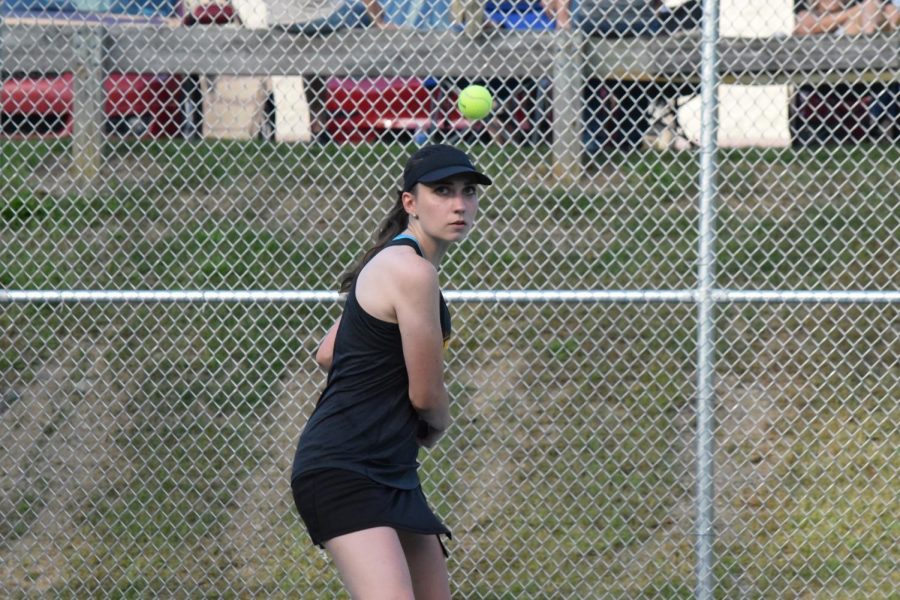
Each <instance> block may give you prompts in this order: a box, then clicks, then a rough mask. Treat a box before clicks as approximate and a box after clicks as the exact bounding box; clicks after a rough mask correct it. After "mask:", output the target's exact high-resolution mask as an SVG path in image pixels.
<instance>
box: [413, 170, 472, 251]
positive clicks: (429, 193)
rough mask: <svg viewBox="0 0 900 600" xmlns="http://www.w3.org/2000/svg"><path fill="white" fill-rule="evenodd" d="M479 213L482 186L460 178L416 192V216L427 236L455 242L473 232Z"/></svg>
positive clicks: (441, 182) (462, 177) (422, 185)
mask: <svg viewBox="0 0 900 600" xmlns="http://www.w3.org/2000/svg"><path fill="white" fill-rule="evenodd" d="M477 210H478V185H477V184H476V183H475V182H474V181H472V179H471V178H469V177H467V176H465V175H459V176H455V177H451V178H449V179H444V180H442V181H438V182H435V183H428V184H425V183H420V184H419V185H418V189H417V190H416V215H417V216H418V217H419V223H420V225H421V226H422V227H423V228H424V229H425V233H427V234H429V235H431V236H432V237H435V238H437V239H440V240H445V241H448V242H455V241H459V240H461V239H463V238H464V237H466V235H467V234H468V233H469V231H470V230H471V229H472V224H473V222H474V221H475V213H476V212H477Z"/></svg>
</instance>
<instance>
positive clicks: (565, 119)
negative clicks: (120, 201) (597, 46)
mask: <svg viewBox="0 0 900 600" xmlns="http://www.w3.org/2000/svg"><path fill="white" fill-rule="evenodd" d="M555 51H556V55H555V56H554V57H553V83H552V85H553V101H552V106H553V175H554V176H555V177H556V179H557V181H559V182H560V183H571V182H572V181H577V180H578V178H579V177H580V175H581V173H580V171H581V154H582V149H583V144H582V143H581V132H582V130H583V129H584V127H583V125H582V123H581V114H582V112H583V106H584V101H583V99H582V93H583V91H584V84H585V78H584V35H583V34H582V33H581V32H580V31H560V32H559V35H558V36H557V45H556V48H555Z"/></svg>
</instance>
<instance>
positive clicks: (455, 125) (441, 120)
mask: <svg viewBox="0 0 900 600" xmlns="http://www.w3.org/2000/svg"><path fill="white" fill-rule="evenodd" d="M324 109H325V115H324V133H325V136H324V137H326V138H327V139H329V140H331V141H335V142H338V143H348V142H349V143H354V144H356V143H362V142H374V141H376V140H378V139H383V138H385V137H403V136H404V135H406V136H415V135H417V134H424V133H427V132H432V131H435V130H441V131H445V132H446V131H462V130H465V129H468V128H470V127H471V126H472V124H470V123H469V122H468V121H467V120H466V119H464V118H463V117H462V115H460V114H459V111H458V110H457V109H456V106H455V99H454V98H452V97H451V96H450V95H449V94H446V93H444V92H443V90H442V89H441V88H440V86H439V85H438V84H437V82H436V81H434V80H430V79H422V78H419V77H372V78H367V79H353V78H349V77H331V78H329V79H328V80H326V82H325V98H324ZM476 127H479V128H480V125H476Z"/></svg>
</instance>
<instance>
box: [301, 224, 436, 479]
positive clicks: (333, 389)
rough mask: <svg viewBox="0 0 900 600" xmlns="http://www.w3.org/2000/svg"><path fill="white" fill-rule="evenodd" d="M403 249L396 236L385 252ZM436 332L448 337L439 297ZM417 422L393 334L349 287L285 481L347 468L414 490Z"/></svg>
mask: <svg viewBox="0 0 900 600" xmlns="http://www.w3.org/2000/svg"><path fill="white" fill-rule="evenodd" d="M390 246H410V247H412V248H413V249H414V250H415V251H416V253H417V254H418V255H419V256H422V252H421V250H420V249H419V246H418V244H417V243H416V242H415V241H414V240H413V239H412V238H406V237H400V238H395V239H394V240H392V241H391V242H389V243H388V244H387V245H386V246H385V247H386V248H387V247H390ZM440 319H441V332H442V334H443V337H444V341H445V344H446V341H447V340H448V339H449V337H450V312H449V310H448V309H447V303H446V302H445V301H444V297H443V295H441V297H440ZM418 427H419V418H418V416H417V414H416V412H415V410H414V409H413V406H412V404H411V403H410V400H409V376H408V375H407V372H406V363H405V362H404V360H403V346H402V342H401V338H400V327H399V326H398V325H397V324H396V323H389V322H387V321H382V320H381V319H377V318H375V317H373V316H372V315H370V314H368V313H367V312H366V311H365V310H363V309H362V307H361V306H360V305H359V303H358V302H357V300H356V282H355V281H354V282H353V285H352V287H351V288H350V292H349V294H348V295H347V301H346V304H345V305H344V311H343V315H342V316H341V323H340V325H339V326H338V330H337V333H336V334H335V340H334V352H333V355H332V363H331V369H330V371H329V372H328V380H327V383H326V385H325V390H324V391H323V392H322V394H321V396H319V400H318V402H317V403H316V408H315V410H313V414H312V415H311V416H310V418H309V421H308V422H307V424H306V427H305V428H304V429H303V433H302V434H301V435H300V441H299V442H298V444H297V452H296V454H295V455H294V466H293V470H292V474H291V480H293V479H295V478H296V477H297V476H299V475H301V474H303V473H307V472H310V471H316V470H320V469H346V470H349V471H354V472H356V473H360V474H362V475H366V476H368V477H369V478H371V479H372V480H374V481H377V482H378V483H381V484H383V485H387V486H390V487H395V488H401V489H414V488H416V487H417V486H418V485H419V477H418V474H417V469H418V466H419V465H418V462H416V456H417V455H418V451H419V446H418V444H417V443H416V433H417V431H418Z"/></svg>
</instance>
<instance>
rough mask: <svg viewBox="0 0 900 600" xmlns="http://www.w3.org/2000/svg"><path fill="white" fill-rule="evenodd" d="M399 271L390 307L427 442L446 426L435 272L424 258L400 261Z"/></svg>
mask: <svg viewBox="0 0 900 600" xmlns="http://www.w3.org/2000/svg"><path fill="white" fill-rule="evenodd" d="M399 271H401V272H400V273H398V276H397V279H396V282H397V288H396V292H395V294H394V297H395V298H396V301H395V302H394V306H395V311H396V315H397V323H398V325H399V327H400V337H401V339H402V341H403V358H404V361H405V362H406V370H407V372H408V374H409V399H410V402H412V405H413V408H415V409H416V412H417V413H418V414H419V417H420V418H421V419H422V420H423V421H425V422H426V423H427V424H428V426H429V427H430V428H431V429H432V430H433V432H432V433H433V434H436V435H432V436H431V437H429V438H428V439H426V440H425V441H424V443H423V445H430V444H431V443H433V442H434V441H436V439H437V437H439V434H440V433H442V432H444V431H445V430H446V429H447V427H449V426H450V397H449V395H448V393H447V388H446V386H445V385H444V357H443V336H442V335H441V323H440V313H439V306H440V290H439V289H438V278H437V271H435V270H434V267H433V266H432V265H431V264H430V263H428V262H426V261H424V260H410V261H404V268H403V269H401V270H399Z"/></svg>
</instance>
